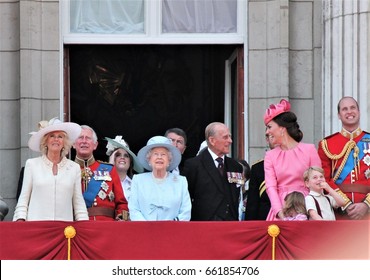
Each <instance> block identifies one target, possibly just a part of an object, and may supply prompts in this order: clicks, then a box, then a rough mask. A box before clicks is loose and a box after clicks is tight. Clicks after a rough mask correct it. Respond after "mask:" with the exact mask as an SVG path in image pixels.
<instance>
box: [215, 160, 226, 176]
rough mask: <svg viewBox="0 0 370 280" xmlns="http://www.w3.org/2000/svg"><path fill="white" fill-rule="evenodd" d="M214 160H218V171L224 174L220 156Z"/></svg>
mask: <svg viewBox="0 0 370 280" xmlns="http://www.w3.org/2000/svg"><path fill="white" fill-rule="evenodd" d="M216 161H217V162H218V166H217V168H218V171H219V172H220V174H221V175H224V161H223V159H222V158H220V157H218V158H216Z"/></svg>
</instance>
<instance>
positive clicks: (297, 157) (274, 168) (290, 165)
mask: <svg viewBox="0 0 370 280" xmlns="http://www.w3.org/2000/svg"><path fill="white" fill-rule="evenodd" d="M311 166H319V167H321V160H320V158H319V155H318V153H317V150H316V147H315V145H313V144H306V143H301V142H300V143H298V145H297V146H296V147H295V148H294V149H291V150H282V149H281V148H280V147H276V148H274V149H272V150H270V151H267V152H266V155H265V161H264V167H265V183H266V192H267V195H268V196H269V198H270V201H271V209H270V212H269V214H268V215H267V218H266V220H267V221H274V220H279V219H278V218H276V214H277V213H278V212H279V211H280V210H281V209H282V208H283V205H284V198H285V196H286V195H287V194H288V193H291V192H293V191H299V192H301V193H303V194H304V196H306V195H307V194H308V192H309V190H308V188H306V187H305V185H304V182H303V173H304V171H306V170H307V169H308V168H309V167H311Z"/></svg>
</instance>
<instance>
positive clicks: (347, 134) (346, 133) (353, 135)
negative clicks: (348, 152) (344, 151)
mask: <svg viewBox="0 0 370 280" xmlns="http://www.w3.org/2000/svg"><path fill="white" fill-rule="evenodd" d="M361 132H362V130H361V128H359V127H358V128H356V129H355V130H354V131H352V132H349V131H348V130H346V129H345V128H343V127H342V130H341V131H340V134H342V135H343V136H344V137H346V138H348V139H354V138H356V137H357V136H359V135H360V134H361Z"/></svg>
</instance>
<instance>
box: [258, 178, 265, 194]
mask: <svg viewBox="0 0 370 280" xmlns="http://www.w3.org/2000/svg"><path fill="white" fill-rule="evenodd" d="M258 189H259V191H260V192H259V194H260V197H261V196H262V194H263V193H264V192H265V191H266V184H265V181H263V182H262V183H261V185H260V186H259V188H258Z"/></svg>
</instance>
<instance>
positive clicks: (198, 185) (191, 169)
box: [182, 122, 244, 221]
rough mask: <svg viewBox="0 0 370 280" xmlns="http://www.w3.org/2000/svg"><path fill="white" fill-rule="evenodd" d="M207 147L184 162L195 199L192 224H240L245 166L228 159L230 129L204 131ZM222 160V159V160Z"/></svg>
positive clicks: (217, 126)
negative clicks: (231, 222) (194, 222)
mask: <svg viewBox="0 0 370 280" xmlns="http://www.w3.org/2000/svg"><path fill="white" fill-rule="evenodd" d="M205 139H206V141H207V146H208V147H207V148H206V149H204V150H202V152H200V153H199V155H197V156H196V157H194V158H191V159H188V160H186V161H185V164H184V168H183V173H182V174H183V175H184V176H185V177H186V178H187V180H188V186H189V193H190V197H191V200H192V212H191V220H192V221H237V220H238V219H239V217H238V207H239V202H240V199H241V197H240V187H241V186H242V185H243V184H244V182H243V167H242V166H241V165H240V164H239V163H238V162H237V161H236V160H234V159H232V158H230V157H228V156H227V154H228V153H229V151H230V145H231V143H232V139H231V135H230V131H229V129H228V127H227V126H226V125H225V124H223V123H220V122H213V123H210V124H209V125H208V126H207V127H206V129H205ZM221 159H222V160H221Z"/></svg>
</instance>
